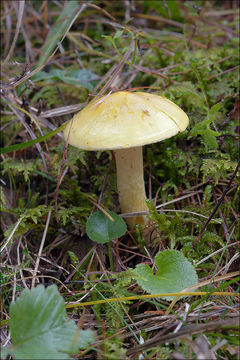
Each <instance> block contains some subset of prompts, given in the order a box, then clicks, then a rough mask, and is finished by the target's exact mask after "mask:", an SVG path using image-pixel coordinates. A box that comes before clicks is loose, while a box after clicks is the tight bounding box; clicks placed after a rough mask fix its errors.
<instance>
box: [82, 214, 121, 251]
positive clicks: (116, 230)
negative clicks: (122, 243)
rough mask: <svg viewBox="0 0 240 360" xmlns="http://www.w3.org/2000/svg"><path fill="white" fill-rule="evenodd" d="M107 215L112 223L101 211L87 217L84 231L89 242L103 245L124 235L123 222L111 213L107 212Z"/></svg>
mask: <svg viewBox="0 0 240 360" xmlns="http://www.w3.org/2000/svg"><path fill="white" fill-rule="evenodd" d="M108 214H109V215H110V216H111V217H112V219H113V221H112V220H111V219H110V218H109V217H108V216H107V215H105V214H104V213H103V212H102V211H96V212H95V213H93V214H92V215H91V216H90V217H89V219H88V221H87V225H86V231H87V235H88V236H89V238H90V239H91V240H93V241H95V242H97V243H101V244H105V243H107V242H109V241H111V240H113V239H116V238H118V237H120V236H122V235H124V234H125V232H126V230H127V226H126V223H125V221H124V220H123V219H122V218H121V217H120V216H118V215H117V214H115V213H114V212H112V211H108Z"/></svg>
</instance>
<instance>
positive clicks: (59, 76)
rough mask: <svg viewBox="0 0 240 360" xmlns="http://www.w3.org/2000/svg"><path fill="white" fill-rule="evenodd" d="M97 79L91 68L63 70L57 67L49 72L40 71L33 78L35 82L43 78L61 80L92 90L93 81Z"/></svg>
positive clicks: (45, 79)
mask: <svg viewBox="0 0 240 360" xmlns="http://www.w3.org/2000/svg"><path fill="white" fill-rule="evenodd" d="M97 79H98V76H97V75H96V74H94V73H93V72H92V71H90V70H85V69H80V70H67V69H66V70H62V69H56V68H53V69H51V70H50V71H49V73H47V72H45V71H39V72H38V73H37V74H36V75H34V76H33V77H32V80H33V81H35V82H37V81H42V80H44V81H50V82H52V81H54V80H59V81H62V82H64V83H67V84H71V85H76V86H79V87H84V88H86V89H88V90H90V91H92V90H93V88H94V86H93V84H92V83H91V82H92V81H94V80H97Z"/></svg>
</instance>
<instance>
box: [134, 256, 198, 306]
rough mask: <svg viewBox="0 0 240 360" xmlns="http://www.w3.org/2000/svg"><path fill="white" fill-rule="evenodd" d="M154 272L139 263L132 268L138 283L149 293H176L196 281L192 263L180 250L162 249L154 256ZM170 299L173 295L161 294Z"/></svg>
mask: <svg viewBox="0 0 240 360" xmlns="http://www.w3.org/2000/svg"><path fill="white" fill-rule="evenodd" d="M155 264H156V266H157V271H156V274H155V275H154V274H153V271H152V269H151V268H150V267H149V266H148V265H144V264H139V265H137V266H136V269H135V270H134V272H135V275H136V280H137V283H138V285H140V286H141V287H142V288H143V289H144V290H145V291H147V292H148V293H150V294H153V295H154V294H161V293H176V292H180V291H182V290H184V289H186V288H188V287H190V286H192V285H195V284H197V283H198V277H197V273H196V271H195V269H194V267H193V266H192V264H191V263H190V262H189V261H188V260H187V259H186V258H185V257H184V255H183V254H182V253H181V252H180V251H176V250H164V251H162V252H159V253H157V255H156V257H155ZM162 298H164V299H166V300H172V299H173V298H174V297H173V296H167V297H166V296H163V297H162Z"/></svg>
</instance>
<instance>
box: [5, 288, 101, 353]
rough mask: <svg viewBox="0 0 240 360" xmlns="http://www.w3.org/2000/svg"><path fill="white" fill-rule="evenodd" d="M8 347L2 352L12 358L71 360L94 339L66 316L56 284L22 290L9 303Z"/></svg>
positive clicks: (88, 332) (89, 331)
mask: <svg viewBox="0 0 240 360" xmlns="http://www.w3.org/2000/svg"><path fill="white" fill-rule="evenodd" d="M10 332H11V337H12V346H10V347H8V348H6V349H4V350H3V352H2V356H3V357H4V358H6V356H7V355H8V354H10V355H12V356H13V358H14V359H16V360H18V359H19V360H20V359H64V360H67V359H71V355H73V354H76V353H77V352H78V351H79V349H85V348H86V347H87V346H89V344H90V343H92V342H94V336H93V332H92V331H91V330H80V329H78V327H77V325H76V324H75V323H74V321H73V320H70V319H69V318H68V317H67V314H66V310H65V305H64V300H63V298H62V296H61V295H60V294H59V293H58V290H57V286H56V285H51V286H49V287H48V288H47V289H45V288H44V286H43V285H39V286H38V287H36V288H34V289H32V290H31V291H30V290H28V289H25V290H23V292H22V293H21V295H20V296H19V297H18V298H17V300H16V301H15V302H13V303H11V305H10Z"/></svg>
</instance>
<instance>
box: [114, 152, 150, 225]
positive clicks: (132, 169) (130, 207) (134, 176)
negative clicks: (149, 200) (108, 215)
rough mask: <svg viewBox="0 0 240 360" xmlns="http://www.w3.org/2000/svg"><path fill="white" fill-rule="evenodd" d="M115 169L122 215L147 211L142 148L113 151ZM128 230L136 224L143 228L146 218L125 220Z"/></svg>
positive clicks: (136, 217) (141, 216) (140, 216)
mask: <svg viewBox="0 0 240 360" xmlns="http://www.w3.org/2000/svg"><path fill="white" fill-rule="evenodd" d="M115 157H116V167H117V188H118V194H119V202H120V206H121V211H122V213H132V212H140V211H148V207H147V205H146V193H145V186H144V177H143V156H142V146H140V147H133V148H130V149H121V150H115ZM126 222H127V224H128V227H129V229H134V227H135V225H136V224H139V225H141V226H144V225H145V224H146V216H144V215H139V216H133V217H129V218H127V219H126Z"/></svg>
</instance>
